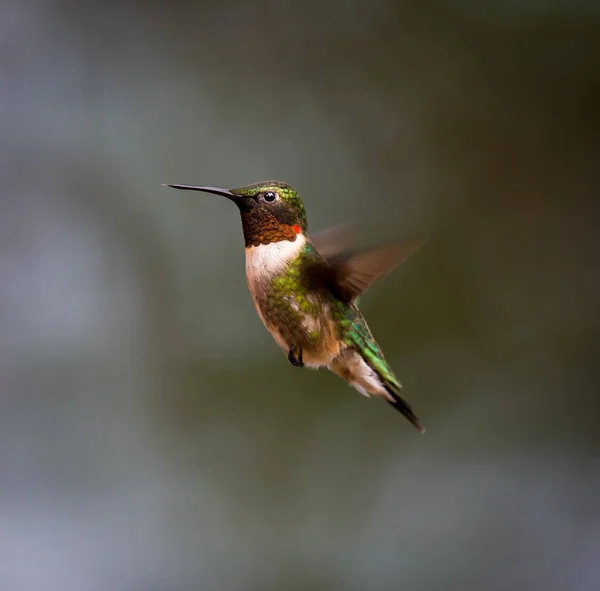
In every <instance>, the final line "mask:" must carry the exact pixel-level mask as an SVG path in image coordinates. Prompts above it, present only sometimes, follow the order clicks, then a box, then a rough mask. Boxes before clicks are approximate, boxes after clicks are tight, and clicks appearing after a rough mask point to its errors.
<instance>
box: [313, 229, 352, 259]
mask: <svg viewBox="0 0 600 591" xmlns="http://www.w3.org/2000/svg"><path fill="white" fill-rule="evenodd" d="M310 241H311V242H312V244H313V246H314V247H315V249H316V250H317V252H318V253H319V254H320V255H321V256H322V257H323V258H324V259H325V260H328V259H331V258H333V257H335V256H338V255H340V254H342V253H343V252H344V251H346V250H348V249H349V247H350V245H351V244H352V243H353V242H354V226H353V225H352V224H340V225H338V226H333V228H327V229H326V230H321V231H320V232H317V233H316V234H313V235H312V236H311V238H310Z"/></svg>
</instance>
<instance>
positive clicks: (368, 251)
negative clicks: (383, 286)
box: [164, 181, 425, 433]
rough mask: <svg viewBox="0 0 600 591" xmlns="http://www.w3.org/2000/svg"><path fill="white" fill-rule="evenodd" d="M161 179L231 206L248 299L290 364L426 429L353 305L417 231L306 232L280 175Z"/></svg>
mask: <svg viewBox="0 0 600 591" xmlns="http://www.w3.org/2000/svg"><path fill="white" fill-rule="evenodd" d="M164 186H167V187H172V188H174V189H183V190H188V191H202V192H205V193H213V194H215V195H220V196H222V197H226V198H227V199H229V200H230V201H233V203H235V205H237V207H238V209H239V211H240V214H241V218H242V230H243V233H244V241H245V251H246V278H247V282H248V287H249V289H250V293H251V295H252V299H253V300H254V305H255V307H256V310H257V312H258V315H259V317H260V319H261V320H262V322H263V324H264V325H265V327H266V328H267V330H268V331H269V332H270V333H271V335H272V336H273V338H274V339H275V341H276V342H277V344H278V345H279V346H280V347H281V348H282V349H283V350H284V351H285V353H286V354H287V358H288V360H289V362H290V363H291V364H292V365H294V366H296V367H310V368H314V369H316V368H319V367H326V368H328V369H329V370H331V371H332V372H333V373H335V374H337V375H339V376H340V377H341V378H342V379H344V380H345V381H346V382H347V383H348V384H349V385H350V386H352V387H353V388H355V389H356V390H357V391H358V392H360V393H361V394H363V395H364V396H367V397H370V396H371V395H373V396H377V397H380V398H383V399H384V400H386V401H387V402H388V403H389V404H391V405H392V406H393V407H394V408H395V409H396V410H398V411H399V412H400V413H402V414H403V415H404V416H405V417H406V418H407V419H408V420H409V421H410V422H411V423H412V424H413V425H414V426H415V427H416V428H417V429H419V431H421V433H424V432H425V429H424V428H423V426H422V425H421V422H420V421H419V418H418V417H417V415H416V414H415V413H414V411H413V409H412V407H411V405H410V404H409V403H408V402H407V401H406V400H405V399H404V398H403V397H402V396H401V395H400V392H401V389H402V386H401V384H400V382H399V380H398V379H397V378H396V376H395V375H394V372H393V371H392V368H391V367H390V365H389V363H388V362H387V361H386V359H385V357H384V355H383V352H382V350H381V348H380V347H379V345H378V344H377V342H376V341H375V339H374V338H373V335H372V334H371V331H370V329H369V327H368V325H367V322H366V321H365V319H364V317H363V315H362V314H361V312H360V311H359V309H358V306H357V303H358V299H359V298H360V296H361V295H362V294H363V293H364V292H365V291H366V290H367V289H368V288H369V287H370V286H371V285H372V284H373V282H374V281H376V280H377V279H378V278H379V277H381V275H383V274H384V273H386V272H388V271H390V270H391V269H393V268H394V267H396V266H398V265H399V264H401V263H402V262H403V261H405V260H406V259H407V258H408V257H409V256H411V255H412V254H413V253H414V252H416V251H417V250H418V249H419V248H420V247H421V246H422V244H423V243H424V242H425V238H424V237H420V236H412V237H408V238H405V239H402V240H399V241H396V242H390V243H387V244H383V245H378V246H374V247H368V248H362V249H351V248H349V242H350V240H349V234H350V231H349V227H348V226H347V225H346V226H336V227H334V228H330V229H328V230H324V231H321V232H320V233H318V234H315V235H314V236H313V237H312V238H311V237H309V235H308V233H307V221H306V212H305V209H304V203H303V201H302V199H301V198H300V196H299V195H298V193H297V192H296V190H294V189H293V188H292V187H291V186H290V185H288V184H286V183H283V182H281V181H264V182H259V183H254V184H251V185H247V186H244V187H240V188H238V189H222V188H219V187H205V186H197V185H177V184H168V185H164Z"/></svg>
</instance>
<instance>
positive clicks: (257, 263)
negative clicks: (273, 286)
mask: <svg viewBox="0 0 600 591" xmlns="http://www.w3.org/2000/svg"><path fill="white" fill-rule="evenodd" d="M305 244H306V238H305V237H304V235H303V234H298V235H297V236H296V240H294V241H293V242H291V241H290V240H281V241H280V242H271V244H259V245H258V246H250V247H248V248H246V277H247V278H248V285H249V287H250V291H251V292H252V293H253V294H254V293H256V292H257V291H258V288H259V287H260V285H261V284H263V283H264V282H265V281H270V280H271V278H273V277H274V276H276V275H278V274H279V273H281V272H282V271H283V270H285V268H286V267H287V266H288V265H289V264H290V263H291V262H292V261H293V260H294V259H295V258H296V257H297V256H298V253H299V252H300V251H301V250H302V249H303V248H304V245H305Z"/></svg>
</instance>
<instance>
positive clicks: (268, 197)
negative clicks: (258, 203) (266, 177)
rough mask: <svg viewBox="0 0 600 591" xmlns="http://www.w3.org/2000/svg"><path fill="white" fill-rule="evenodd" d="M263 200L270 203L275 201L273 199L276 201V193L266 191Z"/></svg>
mask: <svg viewBox="0 0 600 591" xmlns="http://www.w3.org/2000/svg"><path fill="white" fill-rule="evenodd" d="M263 199H264V200H265V201H268V202H269V203H271V202H272V201H275V199H277V193H275V192H274V191H266V192H265V194H264V195H263Z"/></svg>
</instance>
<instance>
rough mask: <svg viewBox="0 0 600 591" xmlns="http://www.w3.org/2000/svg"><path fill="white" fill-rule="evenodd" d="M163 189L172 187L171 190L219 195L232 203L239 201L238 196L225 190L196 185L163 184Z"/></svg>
mask: <svg viewBox="0 0 600 591" xmlns="http://www.w3.org/2000/svg"><path fill="white" fill-rule="evenodd" d="M163 187H172V188H173V189H183V190H184V191H203V192H204V193H213V194H214V195H221V197H227V199H231V200H232V201H239V199H240V196H239V195H236V194H234V193H232V192H231V191H228V190H227V189H221V188H220V187H198V186H196V185H167V184H163Z"/></svg>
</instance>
